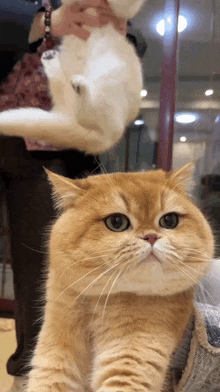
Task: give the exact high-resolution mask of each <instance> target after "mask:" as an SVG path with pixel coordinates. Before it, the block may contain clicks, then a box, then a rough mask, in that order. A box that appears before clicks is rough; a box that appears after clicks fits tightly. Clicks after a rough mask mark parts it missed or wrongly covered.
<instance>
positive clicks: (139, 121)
mask: <svg viewBox="0 0 220 392" xmlns="http://www.w3.org/2000/svg"><path fill="white" fill-rule="evenodd" d="M134 123H135V125H143V124H144V120H135V122H134Z"/></svg>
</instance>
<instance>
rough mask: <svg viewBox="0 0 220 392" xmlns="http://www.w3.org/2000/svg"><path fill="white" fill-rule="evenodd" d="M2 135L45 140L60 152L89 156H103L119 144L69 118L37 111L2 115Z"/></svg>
mask: <svg viewBox="0 0 220 392" xmlns="http://www.w3.org/2000/svg"><path fill="white" fill-rule="evenodd" d="M0 134H4V135H7V136H21V137H32V138H37V139H42V140H45V141H46V142H48V143H50V144H53V145H54V146H56V147H59V148H75V149H78V150H81V151H85V152H86V153H88V154H98V153H101V152H104V151H106V150H108V149H109V148H111V147H112V145H113V144H115V142H116V141H117V140H114V139H113V138H112V139H111V140H109V139H108V138H107V137H106V135H105V134H103V133H101V131H100V132H99V131H97V130H92V129H91V130H88V129H85V128H83V127H81V126H80V125H78V124H77V123H75V124H73V120H72V118H71V117H70V116H68V114H65V113H59V112H54V111H50V112H47V111H45V110H42V109H38V108H27V109H23V108H22V109H12V110H7V111H5V112H2V113H0ZM114 136H115V135H114Z"/></svg>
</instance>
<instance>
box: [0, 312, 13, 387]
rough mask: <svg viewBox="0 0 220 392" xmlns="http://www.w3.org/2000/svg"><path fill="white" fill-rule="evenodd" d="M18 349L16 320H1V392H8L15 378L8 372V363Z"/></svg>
mask: <svg viewBox="0 0 220 392" xmlns="http://www.w3.org/2000/svg"><path fill="white" fill-rule="evenodd" d="M15 348H16V339H15V329H14V320H12V319H0V392H8V390H9V389H10V387H11V384H12V381H13V378H12V377H11V376H9V375H8V374H7V372H6V367H5V366H6V362H7V360H8V358H9V356H10V355H11V354H13V352H14V350H15Z"/></svg>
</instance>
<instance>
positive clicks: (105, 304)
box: [102, 260, 130, 322]
mask: <svg viewBox="0 0 220 392" xmlns="http://www.w3.org/2000/svg"><path fill="white" fill-rule="evenodd" d="M129 262H130V260H128V261H127V263H126V264H125V266H124V268H123V269H122V270H121V271H119V273H118V274H117V276H116V278H115V279H114V281H113V283H112V285H111V287H110V290H109V292H108V295H107V297H106V300H105V303H104V308H103V312H102V322H103V320H104V314H105V309H106V306H107V302H108V299H109V296H110V294H111V291H112V289H113V287H114V285H115V283H116V281H117V279H118V278H119V276H120V275H121V274H122V272H124V270H125V267H126V266H127V264H128V263H129Z"/></svg>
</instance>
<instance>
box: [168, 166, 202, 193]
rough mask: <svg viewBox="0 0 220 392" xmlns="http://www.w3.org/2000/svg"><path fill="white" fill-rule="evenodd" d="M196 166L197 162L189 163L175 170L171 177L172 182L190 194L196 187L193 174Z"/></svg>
mask: <svg viewBox="0 0 220 392" xmlns="http://www.w3.org/2000/svg"><path fill="white" fill-rule="evenodd" d="M195 164H196V160H195V161H191V162H189V163H187V164H186V165H184V166H182V167H180V168H179V169H175V170H173V171H172V172H171V173H170V175H169V178H170V180H172V181H174V182H176V183H178V184H179V185H181V186H182V187H183V188H184V190H185V191H186V192H190V191H191V190H192V188H193V185H194V181H193V172H194V170H195Z"/></svg>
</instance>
